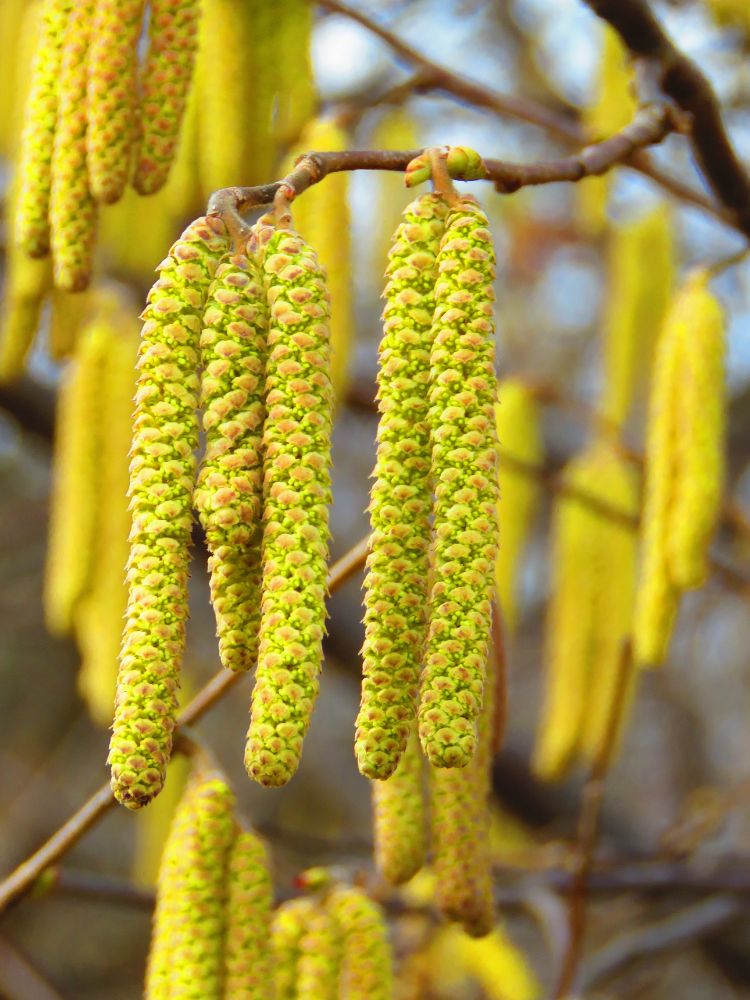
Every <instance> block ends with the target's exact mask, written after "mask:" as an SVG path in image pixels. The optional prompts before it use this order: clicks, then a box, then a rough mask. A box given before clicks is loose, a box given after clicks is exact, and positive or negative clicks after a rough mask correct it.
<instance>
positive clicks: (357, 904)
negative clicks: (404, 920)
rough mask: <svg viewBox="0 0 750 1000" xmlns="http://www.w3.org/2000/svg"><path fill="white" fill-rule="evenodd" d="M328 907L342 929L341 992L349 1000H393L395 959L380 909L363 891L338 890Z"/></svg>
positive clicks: (353, 889) (329, 900) (330, 897)
mask: <svg viewBox="0 0 750 1000" xmlns="http://www.w3.org/2000/svg"><path fill="white" fill-rule="evenodd" d="M328 908H329V910H330V912H331V914H332V915H333V918H334V920H335V921H336V923H337V924H338V926H339V927H340V929H341V943H342V969H341V984H340V993H339V994H337V995H338V996H342V997H345V998H346V1000H392V997H393V968H392V966H393V958H392V955H391V949H390V945H389V943H388V927H387V924H386V921H385V915H384V913H383V911H382V910H381V908H380V907H379V906H378V905H377V903H375V902H374V901H373V900H372V899H370V897H369V896H368V895H367V894H366V893H364V892H363V891H362V890H361V889H357V888H344V887H336V888H335V889H333V891H332V892H331V894H330V896H329V899H328Z"/></svg>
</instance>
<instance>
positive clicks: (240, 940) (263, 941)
mask: <svg viewBox="0 0 750 1000" xmlns="http://www.w3.org/2000/svg"><path fill="white" fill-rule="evenodd" d="M272 907H273V885H272V882H271V874H270V871H269V861H268V852H267V850H266V847H265V845H264V844H263V841H262V840H260V839H259V838H258V837H257V836H256V835H255V834H254V833H252V832H251V831H241V832H240V833H238V834H237V838H236V840H235V842H234V844H233V845H232V849H231V852H230V854H229V865H228V891H227V903H226V941H225V945H224V993H223V995H224V996H226V997H232V1000H264V997H267V996H268V984H269V982H270V981H271V978H272V971H273V970H272V965H271V954H270V934H271V909H272Z"/></svg>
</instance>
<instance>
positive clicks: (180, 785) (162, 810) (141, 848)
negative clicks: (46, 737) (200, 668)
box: [110, 687, 190, 886]
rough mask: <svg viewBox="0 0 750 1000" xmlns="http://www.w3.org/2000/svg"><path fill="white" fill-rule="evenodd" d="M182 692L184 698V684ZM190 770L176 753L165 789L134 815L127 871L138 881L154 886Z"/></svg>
mask: <svg viewBox="0 0 750 1000" xmlns="http://www.w3.org/2000/svg"><path fill="white" fill-rule="evenodd" d="M181 694H182V696H183V701H184V700H185V688H184V687H183V690H182V692H181ZM110 714H111V712H110ZM189 773H190V764H189V761H188V759H187V758H186V757H183V756H182V754H178V755H177V756H175V757H174V758H173V759H172V761H171V763H170V765H169V781H167V783H166V785H165V786H164V791H163V792H162V793H161V795H159V796H157V798H156V799H154V801H153V802H152V803H151V804H150V805H149V807H148V809H141V811H140V812H139V813H138V814H137V815H136V817H135V820H134V822H135V843H134V848H133V863H132V865H131V867H130V872H131V877H132V879H133V881H134V882H136V883H137V884H138V885H142V886H153V885H156V883H157V880H158V877H159V866H160V863H161V857H162V854H163V852H164V847H165V844H166V841H167V837H168V836H169V831H170V829H171V826H172V821H173V819H174V816H175V812H176V810H177V808H178V806H179V804H180V802H181V801H182V797H183V794H184V792H185V788H186V784H187V781H188V775H189Z"/></svg>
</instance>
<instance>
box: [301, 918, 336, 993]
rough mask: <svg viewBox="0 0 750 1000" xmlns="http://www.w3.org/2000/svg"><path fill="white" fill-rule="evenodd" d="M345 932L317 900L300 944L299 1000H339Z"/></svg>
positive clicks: (306, 923)
mask: <svg viewBox="0 0 750 1000" xmlns="http://www.w3.org/2000/svg"><path fill="white" fill-rule="evenodd" d="M341 946H342V939H341V928H340V927H339V924H338V921H337V920H336V917H335V916H334V914H333V913H332V912H331V910H330V908H329V907H328V906H327V905H326V904H325V903H324V902H323V901H322V900H316V902H315V904H314V905H313V908H312V910H311V911H310V913H309V915H308V917H307V920H306V922H305V928H304V931H303V932H302V937H301V938H300V940H299V958H298V960H297V993H296V998H297V1000H338V996H339V989H338V987H339V977H340V975H341V959H342V947H341Z"/></svg>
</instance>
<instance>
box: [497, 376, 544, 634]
mask: <svg viewBox="0 0 750 1000" xmlns="http://www.w3.org/2000/svg"><path fill="white" fill-rule="evenodd" d="M497 395H498V400H499V402H498V403H497V405H496V407H495V418H496V423H497V437H498V441H499V444H500V454H499V458H498V465H497V475H498V484H499V491H500V502H499V504H498V516H499V518H502V524H503V531H502V538H501V541H500V545H499V546H498V549H497V559H496V561H495V582H496V584H497V594H498V599H499V601H500V607H501V609H502V613H503V622H504V623H505V625H506V626H507V627H508V629H509V630H511V631H512V630H513V629H514V628H515V626H516V623H517V622H518V590H519V580H518V577H519V573H520V567H521V562H522V559H523V554H524V550H525V548H526V545H527V542H528V540H529V534H530V531H531V528H532V525H533V523H534V518H535V516H536V513H537V510H538V508H539V501H540V489H539V480H538V478H537V476H536V475H535V474H534V470H535V469H540V468H541V467H542V465H543V463H544V442H543V440H542V432H541V426H540V413H539V404H538V402H537V400H536V397H535V395H534V392H533V390H532V389H531V388H530V387H529V386H528V385H527V384H526V383H525V382H524V381H523V380H521V379H516V378H508V379H504V380H503V381H502V382H500V384H499V386H498V390H497Z"/></svg>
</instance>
